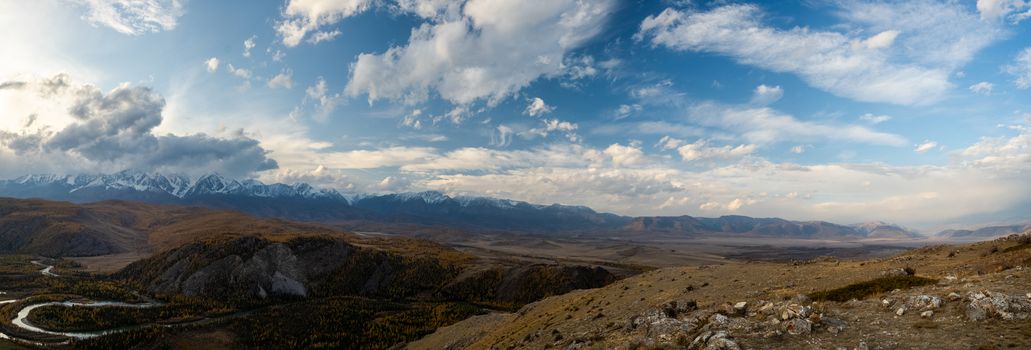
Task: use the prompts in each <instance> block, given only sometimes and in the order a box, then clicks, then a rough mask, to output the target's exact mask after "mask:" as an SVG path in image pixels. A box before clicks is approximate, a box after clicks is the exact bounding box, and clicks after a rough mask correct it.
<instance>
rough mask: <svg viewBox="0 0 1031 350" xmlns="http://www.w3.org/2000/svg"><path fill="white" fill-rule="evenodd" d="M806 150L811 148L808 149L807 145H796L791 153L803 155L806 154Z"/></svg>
mask: <svg viewBox="0 0 1031 350" xmlns="http://www.w3.org/2000/svg"><path fill="white" fill-rule="evenodd" d="M806 148H809V147H807V146H806V145H795V146H792V147H791V153H794V154H802V153H805V150H806Z"/></svg>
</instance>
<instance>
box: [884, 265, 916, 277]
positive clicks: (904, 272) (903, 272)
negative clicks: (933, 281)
mask: <svg viewBox="0 0 1031 350" xmlns="http://www.w3.org/2000/svg"><path fill="white" fill-rule="evenodd" d="M915 273H916V270H913V269H912V268H909V267H905V268H903V267H896V268H892V269H887V270H884V271H881V276H884V277H894V276H912V275H913V274H915Z"/></svg>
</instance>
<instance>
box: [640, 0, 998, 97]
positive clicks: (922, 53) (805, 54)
mask: <svg viewBox="0 0 1031 350" xmlns="http://www.w3.org/2000/svg"><path fill="white" fill-rule="evenodd" d="M838 4H839V5H841V6H843V9H842V11H841V15H842V16H843V17H845V18H846V19H847V20H848V21H850V22H851V23H853V24H855V25H858V26H862V27H865V29H867V30H870V31H875V32H877V33H879V34H877V35H875V36H873V37H870V38H867V39H860V38H859V37H856V36H855V35H854V34H852V33H839V32H833V31H820V30H813V29H809V28H803V27H795V28H792V29H788V30H783V29H778V28H774V27H771V26H767V25H765V24H763V16H764V14H763V12H762V11H761V10H760V9H759V8H758V7H756V6H753V5H725V6H721V7H718V8H715V9H713V10H711V11H708V12H688V11H681V10H676V9H672V8H669V9H666V10H665V11H663V12H662V13H661V14H659V15H655V16H649V17H648V18H646V19H645V20H644V21H643V22H642V23H641V26H640V32H639V33H638V34H637V36H636V37H637V38H638V39H641V40H645V39H647V40H648V41H649V42H650V43H651V44H652V45H653V46H664V47H668V48H671V49H674V50H680V51H700V52H713V53H717V54H722V55H726V56H729V57H731V58H733V59H734V60H736V61H738V62H740V63H742V64H747V65H753V66H757V67H760V68H764V69H768V70H771V71H775V72H788V73H794V74H797V75H798V76H799V77H801V78H802V79H803V80H805V81H806V82H808V83H809V84H810V85H812V86H815V87H817V88H821V89H824V90H826V91H829V92H831V93H834V94H836V95H839V96H843V97H848V98H852V99H856V100H860V101H869V102H889V103H895V104H903V105H912V104H925V103H930V102H934V101H937V100H940V99H941V98H943V97H944V95H945V93H946V92H947V91H948V90H949V89H951V87H952V84H951V83H950V82H949V81H948V77H949V75H950V74H951V71H952V70H954V69H955V68H957V67H960V66H962V65H963V64H965V63H966V62H969V60H970V59H971V58H972V56H973V54H974V53H976V52H977V51H979V50H980V49H981V48H983V47H985V46H986V45H988V44H989V43H991V42H992V41H994V40H995V39H996V38H998V37H999V36H1000V34H999V32H998V31H997V30H995V29H994V28H986V27H985V26H984V25H982V23H981V22H980V21H979V20H978V18H977V17H976V15H973V14H970V13H968V12H967V11H966V10H965V9H964V8H963V7H962V6H960V5H959V4H939V3H931V2H927V1H914V2H906V3H904V4H902V5H901V6H898V5H897V4H888V3H870V4H867V3H853V2H841V3H838ZM943 33H947V34H943ZM896 41H901V42H902V45H897V43H896ZM899 58H905V59H907V60H908V61H905V62H900V60H899Z"/></svg>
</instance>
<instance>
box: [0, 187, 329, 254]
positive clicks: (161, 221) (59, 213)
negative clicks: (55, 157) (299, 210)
mask: <svg viewBox="0 0 1031 350" xmlns="http://www.w3.org/2000/svg"><path fill="white" fill-rule="evenodd" d="M255 232H260V233H263V234H286V233H293V234H296V233H309V234H316V233H329V232H334V233H336V234H341V235H346V233H343V232H339V231H334V230H330V229H327V228H325V227H321V226H317V225H310V224H298V223H291V222H286V221H282V220H276V219H261V218H254V217H251V216H247V215H244V214H240V213H236V212H229V211H220V210H210V209H203V208H189V207H178V206H163V205H148V204H141V203H130V202H123V201H108V202H100V203H90V204H82V205H79V204H71V203H67V202H52V201H44V200H18V199H6V198H0V253H6V254H12V253H17V254H36V255H43V256H50V257H63V256H96V255H109V254H119V253H130V252H140V253H153V252H158V251H161V250H165V249H170V248H173V247H177V246H179V245H181V244H183V243H186V242H190V241H193V240H196V239H200V238H216V237H232V236H238V235H243V234H249V233H255Z"/></svg>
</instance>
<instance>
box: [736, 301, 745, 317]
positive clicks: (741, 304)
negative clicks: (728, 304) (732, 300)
mask: <svg viewBox="0 0 1031 350" xmlns="http://www.w3.org/2000/svg"><path fill="white" fill-rule="evenodd" d="M734 310H735V311H737V313H738V314H742V315H743V314H744V313H745V311H747V310H748V303H747V302H744V301H741V302H738V303H737V304H734Z"/></svg>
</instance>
